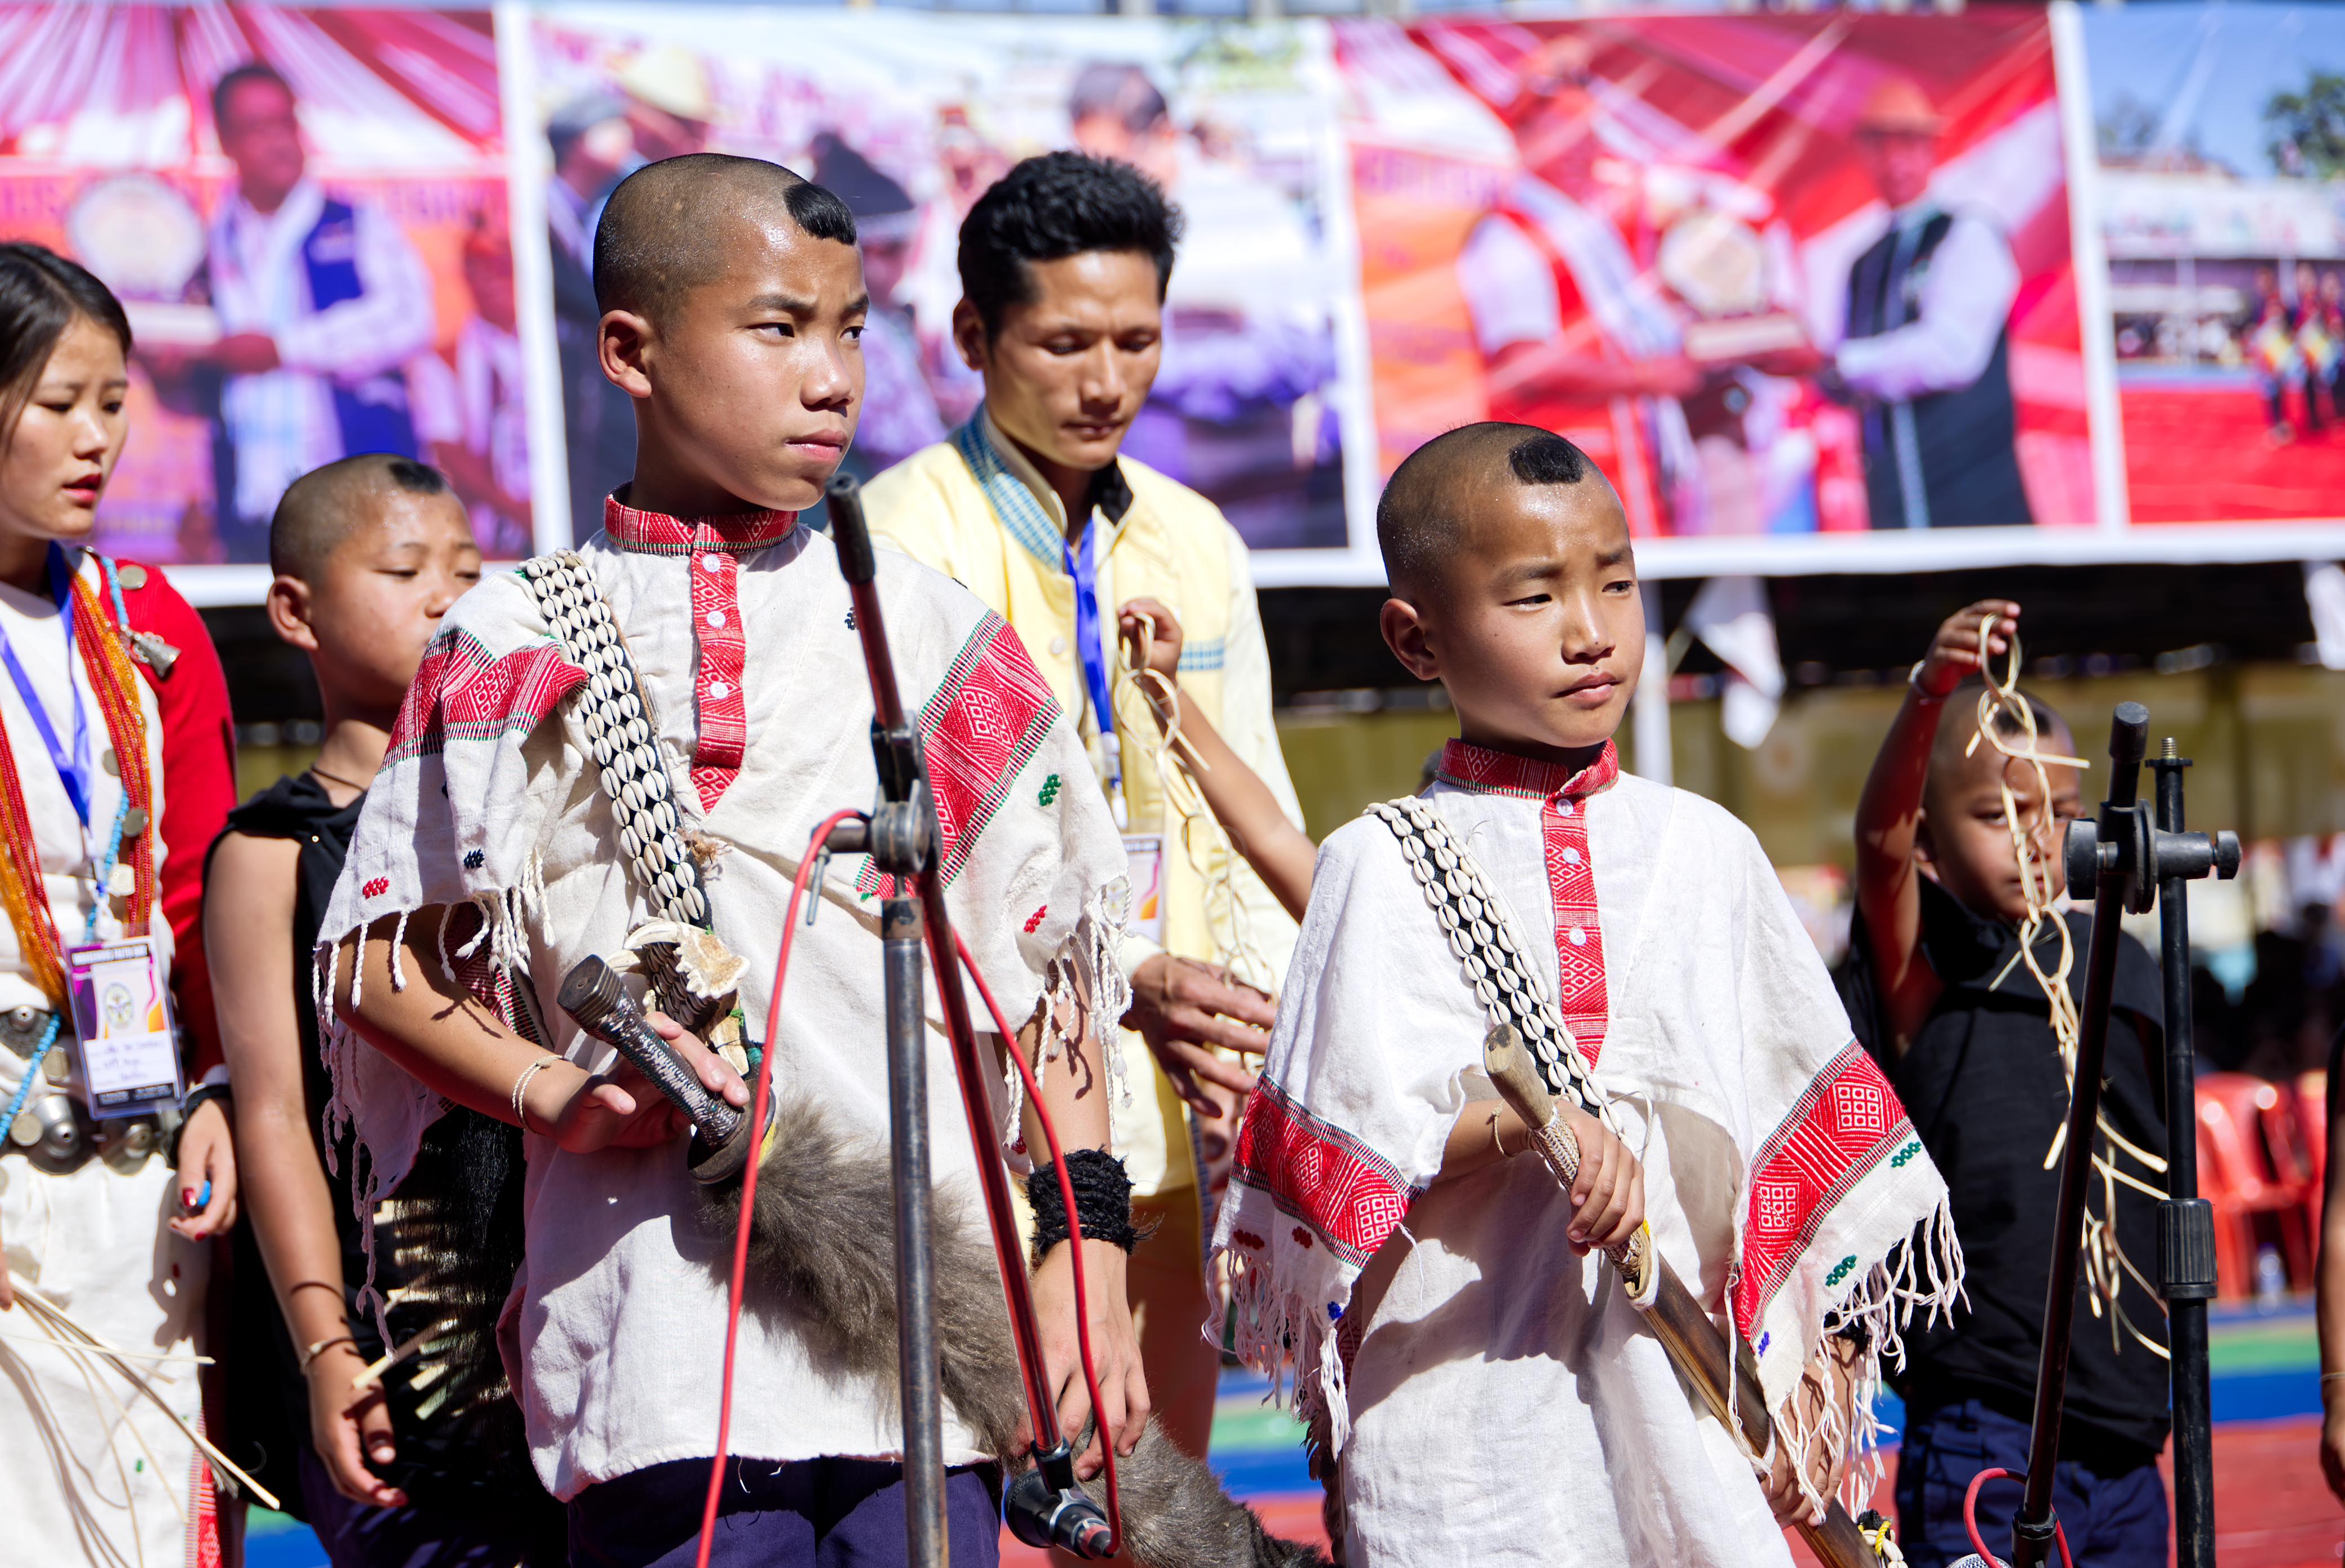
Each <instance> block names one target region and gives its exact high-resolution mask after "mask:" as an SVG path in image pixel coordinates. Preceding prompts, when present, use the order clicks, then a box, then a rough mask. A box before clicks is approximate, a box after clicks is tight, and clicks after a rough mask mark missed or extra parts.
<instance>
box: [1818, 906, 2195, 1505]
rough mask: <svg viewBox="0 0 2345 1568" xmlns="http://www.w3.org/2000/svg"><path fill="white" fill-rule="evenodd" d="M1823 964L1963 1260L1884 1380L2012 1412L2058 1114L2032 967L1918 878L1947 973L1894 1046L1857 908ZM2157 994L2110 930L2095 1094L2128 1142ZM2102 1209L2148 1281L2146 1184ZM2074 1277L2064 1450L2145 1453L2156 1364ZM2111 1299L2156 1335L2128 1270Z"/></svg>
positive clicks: (1990, 927)
mask: <svg viewBox="0 0 2345 1568" xmlns="http://www.w3.org/2000/svg"><path fill="white" fill-rule="evenodd" d="M2067 920H2068V932H2069V938H2070V940H2071V941H2072V942H2073V943H2074V944H2075V946H2076V964H2075V966H2074V967H2073V968H2072V969H2071V970H2070V972H2069V986H2070V990H2071V992H2072V994H2074V995H2075V996H2076V1001H2077V1005H2078V1006H2079V1007H2081V1006H2082V1005H2083V1000H2084V996H2083V993H2084V979H2085V952H2086V947H2087V946H2089V945H2090V942H2091V938H2092V925H2093V923H2092V919H2091V916H2089V915H2086V914H2081V913H2071V914H2070V915H2069V916H2067ZM1853 936H1854V941H1853V944H1852V950H1851V953H1850V956H1849V958H1848V960H1847V961H1846V963H1845V964H1843V966H1842V968H1841V970H1840V972H1839V974H1838V975H1837V976H1835V977H1836V978H1837V979H1838V981H1839V982H1840V986H1841V996H1842V999H1843V1001H1844V1002H1845V1003H1846V1004H1847V1005H1848V1011H1849V1022H1850V1024H1851V1026H1852V1027H1853V1028H1854V1029H1855V1031H1856V1037H1857V1039H1858V1040H1859V1041H1860V1042H1861V1043H1862V1044H1863V1046H1864V1047H1865V1048H1866V1049H1867V1050H1868V1051H1870V1052H1872V1053H1873V1057H1874V1059H1875V1060H1876V1061H1877V1062H1878V1063H1879V1064H1880V1066H1881V1069H1882V1071H1883V1073H1884V1074H1885V1075H1886V1076H1887V1077H1888V1078H1889V1081H1890V1083H1891V1084H1892V1085H1893V1087H1895V1088H1896V1090H1897V1096H1898V1098H1899V1099H1900V1100H1902V1101H1903V1103H1904V1106H1905V1112H1906V1114H1907V1115H1908V1116H1910V1117H1912V1118H1914V1131H1915V1132H1917V1133H1919V1134H1920V1135H1921V1138H1922V1143H1923V1146H1924V1148H1927V1149H1928V1150H1929V1151H1930V1158H1931V1159H1932V1160H1933V1161H1934V1162H1935V1164H1936V1165H1937V1167H1938V1169H1939V1171H1940V1173H1941V1174H1942V1175H1944V1177H1945V1179H1946V1187H1947V1189H1948V1190H1949V1192H1950V1193H1951V1194H1952V1199H1953V1207H1954V1233H1955V1235H1956V1236H1957V1237H1959V1238H1960V1239H1961V1240H1962V1244H1963V1258H1964V1263H1965V1265H1966V1269H1967V1274H1966V1278H1965V1280H1964V1290H1965V1291H1966V1292H1967V1294H1968V1296H1969V1304H1968V1305H1967V1306H1957V1307H1956V1308H1955V1309H1954V1317H1953V1319H1952V1320H1951V1322H1950V1321H1948V1320H1946V1319H1945V1318H1944V1317H1943V1316H1942V1317H1941V1318H1940V1319H1939V1320H1938V1322H1937V1324H1936V1325H1935V1326H1934V1327H1930V1328H1924V1326H1922V1324H1921V1323H1919V1322H1918V1321H1917V1322H1916V1323H1915V1324H1914V1326H1913V1327H1912V1328H1910V1329H1908V1330H1907V1331H1906V1334H1905V1352H1906V1362H1905V1367H1904V1369H1903V1371H1889V1380H1890V1381H1891V1383H1892V1384H1893V1386H1894V1387H1895V1388H1896V1389H1897V1391H1899V1392H1900V1393H1901V1394H1903V1396H1904V1398H1905V1400H1906V1402H1907V1404H1908V1405H1909V1406H1911V1407H1913V1408H1914V1410H1916V1411H1920V1410H1926V1409H1930V1408H1934V1407H1935V1406H1938V1405H1941V1404H1945V1403H1951V1402H1954V1401H1961V1400H1965V1399H1980V1400H1984V1401H1986V1402H1987V1403H1988V1404H1989V1405H1990V1406H1993V1407H1995V1408H1997V1409H1999V1410H2003V1411H2005V1412H2007V1413H2010V1414H2013V1415H2015V1416H2016V1417H2017V1418H2018V1419H2020V1420H2022V1421H2025V1420H2026V1419H2027V1417H2028V1414H2029V1412H2030V1407H2031V1401H2032V1400H2033V1398H2034V1394H2035V1371H2036V1356H2037V1353H2038V1351H2039V1350H2040V1349H2041V1347H2042V1344H2043V1332H2044V1301H2045V1293H2046V1287H2047V1285H2048V1283H2049V1280H2050V1278H2051V1259H2052V1230H2053V1223H2052V1222H2053V1210H2054V1208H2055V1205H2056V1201H2057V1198H2056V1194H2057V1191H2058V1182H2059V1173H2058V1172H2057V1170H2046V1169H2045V1168H2044V1157H2045V1155H2046V1153H2048V1152H2049V1151H2050V1149H2051V1147H2052V1139H2053V1137H2054V1135H2055V1134H2056V1132H2057V1131H2058V1129H2059V1128H2060V1127H2061V1125H2062V1123H2063V1122H2064V1121H2066V1118H2067V1114H2068V1085H2067V1078H2066V1075H2065V1073H2064V1072H2063V1071H2062V1069H2061V1067H2060V1057H2059V1054H2058V1050H2057V1047H2056V1037H2055V1036H2054V1035H2053V1032H2052V1022H2051V1009H2050V1007H2048V1006H2047V1005H2046V1002H2045V999H2044V993H2043V991H2042V989H2041V988H2040V987H2039V986H2037V985H2036V982H2035V976H2034V975H2032V974H2030V973H2029V972H2028V970H2027V967H2026V966H2025V964H2017V963H2015V962H2014V960H2015V959H2016V958H2017V957H2018V955H2019V936H2018V933H2017V931H2016V930H2015V929H2014V928H2013V927H2012V926H2009V925H2007V924H2005V922H2003V921H2001V920H1997V919H1992V918H1989V917H1986V916H1980V915H1976V914H1974V913H1973V912H1972V911H1971V910H1969V909H1967V908H1965V907H1964V905H1962V904H1960V903H1958V902H1957V901H1956V900H1955V899H1954V895H1951V894H1949V893H1947V892H1946V891H1945V890H1944V888H1942V887H1940V886H1939V885H1937V884H1936V883H1935V882H1933V881H1931V880H1930V879H1929V878H1928V877H1924V878H1922V947H1923V953H1924V956H1926V957H1927V958H1928V959H1929V961H1930V967H1931V969H1932V970H1933V971H1934V973H1935V974H1936V975H1937V976H1938V978H1939V979H1940V981H1941V982H1943V983H1944V986H1945V989H1944V992H1943V993H1942V994H1941V995H1940V996H1939V997H1938V1000H1937V1003H1936V1005H1935V1006H1934V1007H1932V1008H1931V1009H1930V1016H1929V1017H1927V1018H1926V1019H1924V1021H1923V1024H1922V1027H1921V1028H1920V1029H1919V1030H1918V1031H1917V1032H1916V1034H1915V1036H1914V1041H1913V1043H1912V1045H1911V1046H1909V1047H1907V1049H1906V1051H1905V1054H1904V1055H1903V1057H1897V1056H1896V1054H1895V1052H1894V1049H1893V1047H1892V1045H1891V1042H1890V1037H1889V1031H1888V1027H1887V1023H1886V1019H1885V1017H1884V1016H1883V1012H1882V1009H1881V1007H1880V1001H1879V992H1878V988H1877V984H1876V982H1875V980H1874V976H1873V965H1872V960H1871V956H1870V953H1869V948H1868V944H1867V941H1866V938H1865V932H1864V922H1863V917H1862V916H1860V917H1859V918H1858V919H1857V921H1856V923H1855V931H1854V933H1853ZM2058 956H2059V951H2058V946H2057V938H2056V937H2055V936H2052V935H2051V934H2050V933H2048V932H2047V933H2046V935H2045V937H2044V938H2043V940H2042V942H2041V943H2040V944H2039V946H2038V950H2037V955H2036V957H2037V961H2038V962H2039V963H2041V964H2042V965H2043V966H2045V967H2046V969H2047V970H2048V969H2050V968H2051V967H2052V966H2053V965H2054V964H2055V963H2056V962H2057V960H2058ZM2163 1010H2164V1009H2163V1006H2162V992H2161V988H2160V985H2159V979H2158V972H2157V962H2156V961H2155V960H2154V959H2152V958H2151V957H2150V956H2149V951H2148V949H2147V948H2145V947H2144V946H2142V945H2141V944H2140V943H2138V942H2137V941H2135V940H2134V939H2133V938H2132V937H2130V936H2120V937H2119V938H2118V946H2117V979H2116V985H2115V986H2114V988H2113V993H2112V1002H2111V1007H2110V1009H2109V1039H2108V1055H2107V1059H2106V1065H2105V1067H2104V1068H2103V1079H2104V1087H2103V1089H2102V1096H2101V1110H2102V1114H2103V1116H2105V1117H2106V1118H2107V1119H2108V1121H2109V1123H2110V1125H2111V1126H2113V1127H2115V1128H2117V1131H2118V1133H2119V1134H2121V1135H2122V1136H2123V1137H2124V1138H2126V1139H2127V1141H2129V1142H2131V1143H2133V1144H2134V1145H2135V1146H2136V1147H2137V1148H2146V1149H2147V1150H2149V1151H2150V1152H2152V1153H2153V1154H2157V1155H2158V1156H2159V1157H2161V1158H2163V1157H2164V1155H2165V1153H2166V1116H2165V1108H2164V1104H2163V1100H2164V1088H2163V1084H2164V1079H2163V1077H2162V1073H2161V1072H2160V1071H2159V1070H2158V1069H2157V1068H2154V1067H2153V1066H2152V1064H2151V1060H2150V1056H2151V1054H2152V1053H2157V1052H2162V1051H2163V1050H2164V1048H2165V1047H2164V1034H2163V1031H2162V1029H2161V1027H2160V1026H2159V1021H2158V1020H2159V1017H2160V1015H2161V1013H2162V1012H2163ZM2118 1165H2119V1168H2121V1169H2124V1170H2126V1171H2127V1172H2128V1173H2130V1174H2132V1175H2134V1176H2137V1177H2140V1178H2141V1179H2144V1180H2146V1181H2147V1182H2149V1183H2150V1184H2151V1185H2152V1186H2157V1185H2159V1183H2160V1181H2161V1178H2160V1177H2158V1176H2157V1175H2156V1174H2155V1173H2153V1172H2149V1171H2146V1170H2143V1169H2142V1168H2140V1167H2139V1166H2138V1165H2137V1164H2136V1163H2135V1162H2134V1161H2133V1160H2132V1159H2130V1158H2127V1157H2125V1156H2122V1155H2120V1156H2119V1157H2118ZM2102 1190H2103V1189H2102V1186H2101V1183H2100V1182H2098V1181H2097V1180H2096V1181H2095V1182H2094V1183H2093V1187H2092V1197H2091V1201H2090V1207H2091V1209H2092V1211H2093V1212H2094V1213H2096V1214H2099V1213H2101V1212H2102V1208H2101V1203H2102V1197H2101V1194H2102ZM2116 1209H2117V1215H2116V1230H2117V1242H2118V1245H2119V1246H2120V1247H2121V1248H2122V1249H2123V1250H2124V1253H2125V1256H2126V1257H2127V1259H2129V1260H2130V1261H2131V1262H2132V1264H2133V1266H2134V1267H2135V1268H2137V1269H2138V1270H2141V1272H2142V1274H2143V1275H2144V1276H2145V1277H2147V1278H2148V1279H2151V1280H2155V1279H2157V1200H2156V1199H2151V1198H2149V1197H2147V1196H2146V1195H2145V1194H2143V1193H2141V1192H2140V1191H2138V1190H2137V1189H2134V1188H2131V1187H2127V1186H2126V1185H2125V1184H2124V1183H2123V1182H2119V1183H2118V1184H2117V1198H2116ZM2120 1272H2122V1270H2120ZM2086 1290H2087V1286H2086V1281H2085V1280H2083V1278H2082V1277H2081V1274H2080V1277H2079V1279H2078V1280H2077V1291H2078V1295H2077V1301H2076V1334H2075V1338H2074V1340H2073V1341H2072V1349H2071V1351H2070V1352H2069V1358H2068V1389H2067V1398H2066V1401H2065V1404H2064V1407H2063V1408H2064V1409H2065V1411H2066V1418H2065V1420H2064V1421H2063V1424H2062V1433H2061V1451H2062V1456H2063V1457H2064V1458H2066V1457H2082V1456H2085V1455H2086V1454H2092V1455H2095V1456H2096V1457H2100V1458H2103V1459H2105V1460H2117V1461H2120V1462H2134V1461H2138V1460H2141V1459H2143V1458H2145V1457H2147V1458H2155V1457H2156V1456H2157V1451H2158V1450H2159V1449H2161V1448H2163V1447H2164V1446H2165V1444H2166V1434H2167V1364H2166V1362H2165V1361H2163V1360H2162V1359H2160V1358H2159V1357H2158V1356H2157V1354H2156V1353H2155V1352H2153V1351H2150V1350H2149V1349H2148V1348H2147V1346H2145V1345H2143V1344H2141V1343H2139V1342H2138V1341H2137V1340H2135V1339H2134V1338H2133V1336H2132V1335H2131V1334H2129V1333H2127V1332H2125V1330H2123V1329H2118V1330H2117V1333H2116V1335H2115V1336H2114V1338H2113V1337H2112V1334H2111V1331H2110V1330H2111V1327H2112V1325H2111V1322H2110V1320H2109V1318H2108V1317H2107V1315H2106V1311H2107V1304H2106V1302H2104V1303H2103V1304H2102V1312H2101V1314H2100V1315H2097V1316H2096V1314H2095V1312H2094V1310H2093V1309H2092V1305H2091V1303H2090V1302H2089V1301H2088V1300H2086ZM2117 1301H2118V1305H2119V1306H2120V1307H2121V1308H2122V1309H2123V1310H2124V1311H2125V1315H2126V1318H2127V1321H2129V1322H2130V1323H2132V1325H2133V1326H2134V1327H2135V1328H2137V1329H2138V1330H2141V1332H2142V1333H2143V1334H2144V1335H2145V1336H2147V1338H2148V1339H2150V1340H2154V1341H2155V1342H2157V1344H2159V1345H2161V1346H2162V1345H2164V1344H2165V1342H2166V1320H2165V1317H2164V1315H2163V1313H2162V1312H2161V1310H2160V1306H2161V1303H2160V1302H2159V1301H2158V1300H2157V1298H2155V1297H2154V1296H2152V1295H2150V1294H2149V1293H2148V1292H2147V1291H2146V1290H2143V1289H2142V1287H2141V1284H2140V1282H2139V1281H2138V1280H2133V1279H2131V1278H2130V1277H2127V1278H2126V1279H2125V1280H2124V1282H2123V1284H2122V1285H2121V1287H2120V1288H2119V1290H2118V1292H2117Z"/></svg>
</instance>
